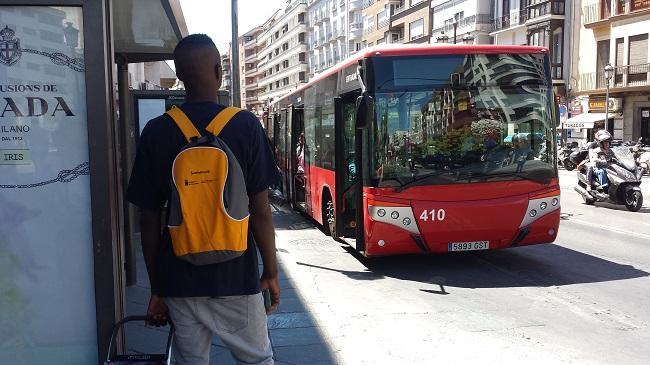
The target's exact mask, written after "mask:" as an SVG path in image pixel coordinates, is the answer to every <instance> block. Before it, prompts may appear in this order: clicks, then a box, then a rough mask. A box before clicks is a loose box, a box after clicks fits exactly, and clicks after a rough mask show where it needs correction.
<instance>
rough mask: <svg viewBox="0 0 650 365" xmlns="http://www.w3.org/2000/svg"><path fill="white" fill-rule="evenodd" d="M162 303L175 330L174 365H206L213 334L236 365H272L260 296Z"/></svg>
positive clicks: (174, 300) (271, 354)
mask: <svg viewBox="0 0 650 365" xmlns="http://www.w3.org/2000/svg"><path fill="white" fill-rule="evenodd" d="M165 303H166V304H167V306H168V307H169V314H170V316H171V319H172V321H173V322H174V326H175V328H176V334H175V336H174V357H175V359H176V364H179V365H208V364H209V363H210V349H211V347H212V346H211V345H212V337H213V336H214V335H217V336H219V338H221V341H223V343H224V344H225V345H226V346H227V347H228V349H229V350H230V353H231V354H232V356H233V357H234V358H235V361H236V362H237V363H238V364H261V365H262V364H263V365H269V364H273V350H272V349H271V342H270V341H269V336H268V332H267V327H266V311H265V310H264V300H263V299H262V294H259V293H258V294H254V295H242V296H231V297H219V298H211V297H198V298H165Z"/></svg>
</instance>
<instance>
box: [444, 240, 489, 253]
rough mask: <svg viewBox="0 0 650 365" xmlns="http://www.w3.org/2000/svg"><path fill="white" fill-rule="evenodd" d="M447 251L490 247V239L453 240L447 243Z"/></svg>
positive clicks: (475, 249) (476, 249)
mask: <svg viewBox="0 0 650 365" xmlns="http://www.w3.org/2000/svg"><path fill="white" fill-rule="evenodd" d="M448 248H449V251H478V250H487V249H489V248H490V241H477V242H454V243H450V244H449V247H448Z"/></svg>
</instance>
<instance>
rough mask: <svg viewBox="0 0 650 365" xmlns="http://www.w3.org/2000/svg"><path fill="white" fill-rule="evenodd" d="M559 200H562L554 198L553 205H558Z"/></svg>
mask: <svg viewBox="0 0 650 365" xmlns="http://www.w3.org/2000/svg"><path fill="white" fill-rule="evenodd" d="M559 202H560V200H559V199H558V198H553V200H551V205H552V206H556V205H558V203H559Z"/></svg>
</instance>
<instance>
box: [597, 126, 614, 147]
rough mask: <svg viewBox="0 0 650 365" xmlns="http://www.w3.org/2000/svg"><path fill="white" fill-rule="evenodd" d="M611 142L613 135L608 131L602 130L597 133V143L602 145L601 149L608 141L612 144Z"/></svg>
mask: <svg viewBox="0 0 650 365" xmlns="http://www.w3.org/2000/svg"><path fill="white" fill-rule="evenodd" d="M611 140H612V135H611V134H610V133H609V132H608V131H606V130H604V129H601V130H599V131H598V132H596V141H598V144H600V146H601V147H602V146H603V144H604V143H605V142H606V141H610V143H611Z"/></svg>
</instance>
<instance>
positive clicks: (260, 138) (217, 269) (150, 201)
mask: <svg viewBox="0 0 650 365" xmlns="http://www.w3.org/2000/svg"><path fill="white" fill-rule="evenodd" d="M180 108H181V110H183V112H185V114H186V115H187V116H188V118H189V119H190V120H191V121H192V122H193V123H194V125H195V126H196V128H197V129H198V130H199V132H201V133H202V134H204V133H205V128H206V127H207V126H208V124H209V123H210V121H212V119H213V118H214V117H215V116H216V115H217V113H219V112H220V111H222V110H223V109H224V106H222V105H219V104H216V103H212V102H201V103H185V104H183V105H182V106H181V107H180ZM219 138H221V139H222V140H223V141H224V142H225V143H226V144H227V145H228V147H229V148H230V149H231V150H232V152H233V154H234V155H235V157H236V158H237V161H238V162H239V164H240V165H241V167H242V170H243V172H244V179H245V180H246V190H247V191H248V195H249V196H253V195H255V194H257V193H259V192H262V191H264V190H266V189H267V188H268V187H269V186H271V185H273V184H275V183H276V181H277V178H278V171H277V167H276V164H275V161H274V159H273V154H272V152H271V148H270V146H269V144H268V140H267V139H266V136H265V134H264V130H263V129H262V126H261V124H260V122H259V120H258V119H257V118H256V117H255V115H254V114H252V113H250V112H248V111H240V112H239V113H237V114H236V115H235V116H234V117H233V119H232V120H231V121H230V122H229V123H228V124H227V125H226V126H225V128H224V129H223V130H222V131H221V133H220V134H219ZM186 144H187V140H186V139H185V137H184V136H183V134H182V132H181V131H180V129H179V128H178V127H177V126H176V124H175V123H174V121H173V120H172V119H171V118H170V117H169V116H168V115H166V114H164V115H161V116H160V117H158V118H155V119H152V120H151V121H149V123H148V124H147V126H146V127H145V128H144V130H143V131H142V134H141V135H140V140H139V144H138V150H137V154H136V158H135V164H134V166H133V171H132V173H131V179H130V181H129V187H128V190H127V194H126V198H127V200H128V201H130V202H131V203H133V204H135V205H137V206H138V207H140V208H142V209H148V210H159V209H163V207H164V206H165V203H166V202H167V201H168V200H169V198H170V196H171V171H172V164H173V161H174V158H175V157H176V155H177V154H178V153H179V152H180V150H181V148H183V146H185V145H186ZM158 271H159V272H158V277H159V279H160V287H159V288H152V290H153V292H154V293H156V294H158V295H161V296H163V297H205V296H229V295H250V294H256V293H259V291H260V288H259V269H258V263H257V250H256V246H255V241H254V240H253V235H252V233H251V231H250V229H249V232H248V248H247V249H246V252H244V254H243V255H242V256H240V257H238V258H236V259H233V260H230V261H227V262H224V263H220V264H214V265H205V266H194V265H192V264H190V263H187V262H185V261H182V260H180V259H178V258H177V257H176V256H175V255H174V252H173V250H172V246H171V239H170V236H169V230H167V229H164V230H163V240H162V248H161V253H160V256H159V257H158Z"/></svg>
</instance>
